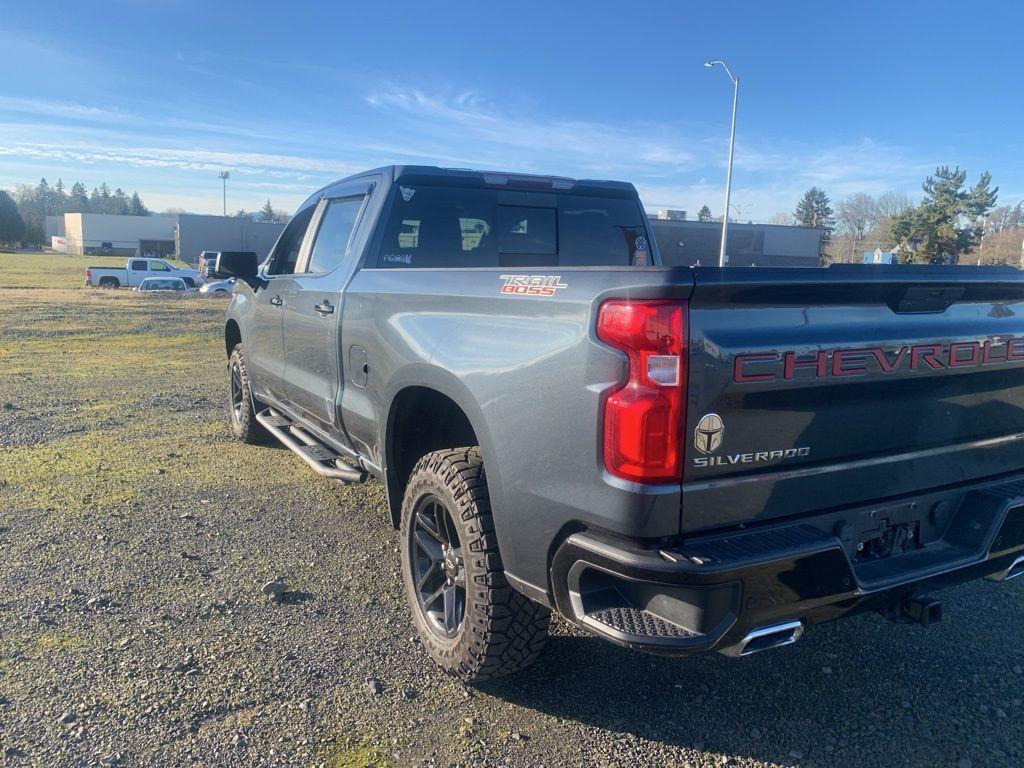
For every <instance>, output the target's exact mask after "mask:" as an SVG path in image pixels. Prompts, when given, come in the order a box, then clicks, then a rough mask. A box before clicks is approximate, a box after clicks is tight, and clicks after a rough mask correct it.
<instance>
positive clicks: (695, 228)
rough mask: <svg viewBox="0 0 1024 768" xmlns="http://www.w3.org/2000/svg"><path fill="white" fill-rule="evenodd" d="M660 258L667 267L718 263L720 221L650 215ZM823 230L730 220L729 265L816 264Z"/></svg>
mask: <svg viewBox="0 0 1024 768" xmlns="http://www.w3.org/2000/svg"><path fill="white" fill-rule="evenodd" d="M650 220H651V228H652V229H653V230H654V237H655V239H656V240H657V241H658V251H659V252H660V253H661V260H662V263H664V264H665V265H667V266H673V267H676V266H691V267H692V266H697V265H700V266H704V267H710V266H717V265H718V251H719V247H720V243H721V239H722V224H721V223H720V222H713V221H676V220H672V219H662V218H660V216H659V217H654V216H651V217H650ZM821 236H822V230H821V229H818V228H817V227H791V226H785V225H779V224H739V223H733V222H729V241H728V243H727V247H726V253H727V254H728V257H729V262H728V263H729V266H731V267H752V266H758V267H816V266H818V265H819V264H820V263H821Z"/></svg>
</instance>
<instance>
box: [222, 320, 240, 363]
mask: <svg viewBox="0 0 1024 768" xmlns="http://www.w3.org/2000/svg"><path fill="white" fill-rule="evenodd" d="M241 343H242V329H241V328H239V327H238V323H237V322H236V321H235V320H234V318H232V319H230V320H228V321H227V322H226V323H225V324H224V346H225V351H226V352H227V356H228V357H231V352H232V350H234V348H235V347H236V346H237V345H238V344H241Z"/></svg>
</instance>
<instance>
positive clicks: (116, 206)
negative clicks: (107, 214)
mask: <svg viewBox="0 0 1024 768" xmlns="http://www.w3.org/2000/svg"><path fill="white" fill-rule="evenodd" d="M111 205H112V210H111V213H114V214H117V215H118V216H127V215H128V214H129V213H131V208H130V206H129V204H128V195H126V194H125V193H124V190H123V189H121V188H120V187H118V188H117V189H115V190H114V194H113V196H112V198H111Z"/></svg>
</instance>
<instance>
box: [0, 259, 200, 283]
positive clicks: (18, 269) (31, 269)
mask: <svg viewBox="0 0 1024 768" xmlns="http://www.w3.org/2000/svg"><path fill="white" fill-rule="evenodd" d="M127 261H128V259H127V258H125V257H124V256H76V255H74V254H64V253H41V252H25V251H19V252H16V253H12V252H8V251H0V288H80V287H82V286H84V284H85V268H86V267H88V266H98V267H118V268H119V267H124V265H125V263H126V262H127ZM169 261H170V262H171V263H172V264H176V265H177V266H179V267H187V266H188V265H187V264H184V263H183V262H176V261H174V260H170V259H169Z"/></svg>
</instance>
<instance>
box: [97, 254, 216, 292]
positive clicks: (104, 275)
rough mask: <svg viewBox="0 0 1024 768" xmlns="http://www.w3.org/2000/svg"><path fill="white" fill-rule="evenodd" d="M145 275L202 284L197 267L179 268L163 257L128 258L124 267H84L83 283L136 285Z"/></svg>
mask: <svg viewBox="0 0 1024 768" xmlns="http://www.w3.org/2000/svg"><path fill="white" fill-rule="evenodd" d="M147 277H180V278H181V279H182V280H184V281H185V285H187V286H188V287H189V288H195V287H196V286H198V285H202V283H203V278H202V276H201V275H200V274H199V270H197V269H180V268H178V267H175V266H173V265H172V264H170V263H168V262H166V261H164V260H163V259H145V258H138V259H128V263H127V264H126V265H125V266H124V269H117V268H114V267H86V268H85V284H86V285H92V286H98V287H100V288H120V287H121V286H122V285H124V286H137V285H139V284H140V283H141V282H142V281H143V280H145V279H146V278H147Z"/></svg>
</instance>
